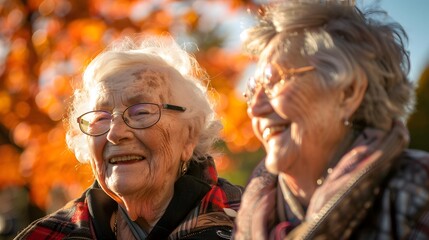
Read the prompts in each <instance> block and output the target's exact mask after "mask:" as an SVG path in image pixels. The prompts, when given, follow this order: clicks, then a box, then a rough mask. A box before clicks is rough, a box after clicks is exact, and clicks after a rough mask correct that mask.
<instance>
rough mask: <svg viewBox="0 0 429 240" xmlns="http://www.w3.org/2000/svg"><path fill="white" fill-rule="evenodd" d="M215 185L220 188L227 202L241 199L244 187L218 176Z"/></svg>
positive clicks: (232, 202) (235, 201) (236, 201)
mask: <svg viewBox="0 0 429 240" xmlns="http://www.w3.org/2000/svg"><path fill="white" fill-rule="evenodd" d="M216 187H218V188H219V189H221V190H222V192H223V193H224V198H225V201H226V202H227V203H230V204H234V203H239V202H240V201H241V196H242V195H243V191H244V188H243V187H242V186H239V185H235V184H232V183H231V182H229V181H228V180H226V179H223V178H219V179H218V182H217V184H216Z"/></svg>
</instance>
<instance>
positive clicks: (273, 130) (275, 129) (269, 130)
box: [262, 125, 289, 140]
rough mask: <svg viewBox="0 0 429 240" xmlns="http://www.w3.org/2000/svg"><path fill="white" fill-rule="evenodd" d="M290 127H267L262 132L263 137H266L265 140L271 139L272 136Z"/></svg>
mask: <svg viewBox="0 0 429 240" xmlns="http://www.w3.org/2000/svg"><path fill="white" fill-rule="evenodd" d="M288 128H289V125H281V126H271V127H267V128H265V129H264V132H262V138H264V139H265V140H266V139H269V138H270V137H272V136H274V135H276V134H279V133H281V132H283V131H284V130H286V129H288Z"/></svg>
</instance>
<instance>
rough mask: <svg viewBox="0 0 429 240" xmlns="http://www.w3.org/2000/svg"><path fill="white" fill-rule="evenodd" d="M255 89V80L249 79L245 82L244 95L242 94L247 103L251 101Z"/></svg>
mask: <svg viewBox="0 0 429 240" xmlns="http://www.w3.org/2000/svg"><path fill="white" fill-rule="evenodd" d="M256 88H257V84H256V80H255V78H254V77H251V78H249V80H248V81H247V87H246V93H245V94H244V96H245V97H246V100H247V102H248V103H250V102H251V101H252V99H253V96H254V95H255V91H256Z"/></svg>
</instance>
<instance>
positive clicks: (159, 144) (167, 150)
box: [147, 124, 178, 173]
mask: <svg viewBox="0 0 429 240" xmlns="http://www.w3.org/2000/svg"><path fill="white" fill-rule="evenodd" d="M153 128H154V129H153V130H154V134H153V136H152V137H150V138H149V139H151V141H149V142H148V144H147V145H148V147H149V148H150V149H152V154H153V157H154V158H155V159H154V161H152V162H151V170H152V171H154V172H159V173H161V172H162V173H166V172H167V173H168V172H171V171H173V172H174V167H175V164H174V162H175V161H176V160H177V159H178V157H177V154H178V153H177V150H176V149H175V148H174V146H175V145H173V144H177V143H175V141H173V140H172V136H171V132H170V129H168V128H166V127H165V126H159V125H158V124H157V125H155V126H154V127H153ZM159 170H161V171H159Z"/></svg>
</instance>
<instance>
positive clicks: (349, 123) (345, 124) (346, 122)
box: [343, 118, 352, 127]
mask: <svg viewBox="0 0 429 240" xmlns="http://www.w3.org/2000/svg"><path fill="white" fill-rule="evenodd" d="M343 124H344V126H346V127H351V126H352V123H351V122H350V121H349V119H348V118H346V119H345V120H344V121H343Z"/></svg>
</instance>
